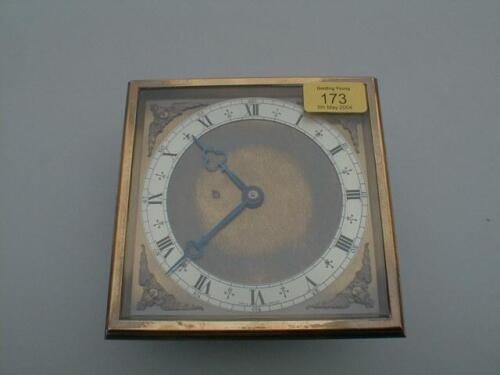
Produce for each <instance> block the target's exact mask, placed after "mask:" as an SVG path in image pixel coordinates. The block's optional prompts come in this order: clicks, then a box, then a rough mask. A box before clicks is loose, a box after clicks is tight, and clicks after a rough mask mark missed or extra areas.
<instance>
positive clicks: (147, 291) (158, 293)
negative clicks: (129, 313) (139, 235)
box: [137, 245, 203, 311]
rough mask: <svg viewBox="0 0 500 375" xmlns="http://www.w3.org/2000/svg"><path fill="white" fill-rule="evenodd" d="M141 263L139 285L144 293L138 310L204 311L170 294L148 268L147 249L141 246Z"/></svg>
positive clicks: (200, 307)
mask: <svg viewBox="0 0 500 375" xmlns="http://www.w3.org/2000/svg"><path fill="white" fill-rule="evenodd" d="M141 247H142V251H141V261H140V269H139V285H140V286H142V288H143V292H142V297H141V299H140V301H139V302H138V303H137V309H138V310H145V309H146V308H147V307H152V306H158V307H160V308H161V309H162V310H164V311H175V310H203V307H202V306H198V305H191V304H186V303H181V302H179V301H178V300H177V298H175V296H174V295H173V294H170V293H168V292H167V291H166V290H165V289H164V288H163V287H162V286H161V285H160V284H159V283H158V281H156V278H155V277H154V275H153V274H152V273H151V271H150V270H149V267H148V259H147V257H146V249H145V247H144V245H141Z"/></svg>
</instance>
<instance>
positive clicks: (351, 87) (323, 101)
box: [304, 82, 367, 113]
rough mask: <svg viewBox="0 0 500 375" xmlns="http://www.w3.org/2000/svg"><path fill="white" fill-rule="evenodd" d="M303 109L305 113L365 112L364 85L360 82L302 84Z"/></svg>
mask: <svg viewBox="0 0 500 375" xmlns="http://www.w3.org/2000/svg"><path fill="white" fill-rule="evenodd" d="M304 109H305V110H306V112H330V113H363V112H366V110H367V105H366V90H365V85H364V83H361V82H307V83H304Z"/></svg>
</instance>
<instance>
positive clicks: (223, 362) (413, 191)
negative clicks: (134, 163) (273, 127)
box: [0, 0, 500, 375]
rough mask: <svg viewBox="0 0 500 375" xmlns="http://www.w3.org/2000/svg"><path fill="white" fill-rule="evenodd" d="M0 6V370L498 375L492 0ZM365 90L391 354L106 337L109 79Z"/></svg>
mask: <svg viewBox="0 0 500 375" xmlns="http://www.w3.org/2000/svg"><path fill="white" fill-rule="evenodd" d="M120 4H121V5H119V4H118V2H116V3H111V2H98V1H71V2H70V1H60V2H54V1H46V2H43V3H42V2H21V1H5V0H2V1H1V2H0V116H1V118H0V121H1V123H0V220H1V221H0V257H1V258H0V267H1V269H0V293H1V294H0V320H1V327H0V328H1V329H0V335H1V347H0V366H1V371H2V374H3V373H5V374H30V373H38V374H68V373H72V374H91V373H92V374H105V373H106V374H110V373H116V374H132V373H139V372H141V373H171V374H181V373H186V374H191V373H201V372H202V371H203V372H205V373H218V374H219V373H220V374H224V373H227V374H233V373H238V374H241V375H243V374H254V373H273V374H275V373H290V374H301V373H304V374H306V373H315V374H316V373H318V374H320V373H324V374H327V373H328V374H329V373H335V374H362V373H363V374H368V373H370V374H371V373H383V374H402V373H406V374H423V373H428V374H439V373H453V374H466V373H470V372H474V373H476V374H495V373H498V371H499V368H500V357H499V348H500V323H499V313H500V298H499V297H500V292H499V286H498V285H499V284H500V272H499V270H498V268H499V265H500V263H499V262H500V254H499V253H500V251H499V248H500V241H499V239H498V233H499V224H500V210H499V206H500V204H499V201H500V198H499V195H500V189H499V183H500V177H499V175H500V174H499V172H500V168H499V164H500V153H499V150H498V147H499V146H498V143H499V141H500V125H499V118H500V105H499V97H500V27H499V26H498V25H499V24H498V18H499V16H500V3H499V2H498V1H494V0H492V1H476V2H470V1H426V0H422V1H415V2H413V3H412V4H409V2H408V3H406V2H401V1H389V0H386V1H366V2H360V1H355V0H349V1H339V2H335V3H334V2H332V1H326V0H323V1H315V2H312V1H296V0H295V1H284V0H283V1H275V0H268V1H249V0H246V1H243V0H241V1H229V0H227V1H223V0H207V1H203V2H202V1H200V2H195V1H188V0H184V1H178V2H175V3H174V2H168V1H157V2H153V1H137V0H136V1H125V2H120ZM329 74H336V75H375V76H377V77H378V78H379V79H380V86H381V87H380V90H381V92H380V93H381V100H382V109H383V115H384V120H385V135H386V142H387V149H388V158H389V166H390V174H391V177H392V190H393V203H394V213H395V218H396V224H397V234H398V242H399V250H400V258H401V275H402V287H403V293H404V300H403V302H404V308H405V317H406V325H407V335H408V337H407V338H405V339H380V340H373V339H371V340H368V339H367V340H336V341H328V340H318V341H258V342H256V341H243V342H207V341H196V342H193V341H182V342H161V341H153V342H151V341H149V342H144V341H104V338H103V334H104V318H105V306H106V297H107V295H106V294H107V287H108V273H109V264H110V250H111V241H112V233H113V224H114V223H113V221H114V209H115V197H116V194H115V193H116V186H117V180H118V167H119V158H120V144H121V135H122V120H123V110H124V104H125V94H126V83H127V81H128V80H131V79H141V78H159V77H191V76H262V75H329Z"/></svg>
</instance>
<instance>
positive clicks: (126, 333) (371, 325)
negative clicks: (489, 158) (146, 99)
mask: <svg viewBox="0 0 500 375" xmlns="http://www.w3.org/2000/svg"><path fill="white" fill-rule="evenodd" d="M332 80H334V81H351V82H352V81H355V82H362V83H364V84H365V85H366V88H367V97H368V106H369V111H370V120H371V126H372V136H373V148H374V154H375V165H376V175H377V185H378V186H377V187H378V193H379V200H380V210H381V221H382V223H381V224H382V232H383V242H384V256H385V257H384V258H385V267H386V276H387V292H388V299H389V308H390V316H389V317H387V318H370V319H342V320H340V319H335V320H294V321H290V320H284V321H275V320H273V321H251V320H248V321H246V320H245V321H137V320H123V319H120V306H121V295H122V277H123V265H124V252H125V237H126V228H127V217H128V207H129V199H130V184H131V173H132V161H133V156H134V155H133V153H134V137H135V130H136V113H137V105H138V98H139V91H140V90H141V89H145V88H167V87H188V86H191V87H192V86H231V85H300V84H303V83H305V82H312V81H332ZM124 127H125V129H124V135H123V146H122V159H121V171H120V179H119V188H118V198H117V208H116V223H115V234H114V244H113V256H112V261H111V276H110V286H109V295H108V310H107V318H106V338H120V337H122V338H123V337H134V336H145V337H155V336H156V337H159V336H161V337H214V336H215V337H262V336H266V337H269V336H272V337H279V336H286V337H318V336H320V337H330V336H341V337H369V336H404V324H403V314H402V306H401V295H400V287H399V266H398V255H397V251H396V244H395V242H396V240H395V233H394V223H393V218H392V206H391V197H390V189H389V177H388V173H387V161H386V157H385V146H384V140H383V130H382V119H381V114H380V108H379V98H378V91H377V81H376V79H375V78H373V77H278V78H210V79H182V80H147V81H131V82H130V83H129V86H128V99H127V108H126V116H125V125H124Z"/></svg>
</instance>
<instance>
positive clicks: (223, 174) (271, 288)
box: [106, 78, 403, 337]
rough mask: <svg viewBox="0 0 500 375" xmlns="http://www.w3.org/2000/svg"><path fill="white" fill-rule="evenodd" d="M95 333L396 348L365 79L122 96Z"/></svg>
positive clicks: (189, 86)
mask: <svg viewBox="0 0 500 375" xmlns="http://www.w3.org/2000/svg"><path fill="white" fill-rule="evenodd" d="M106 332H107V337H128V336H143V337H151V336H162V337H185V336H186V337H191V336H224V337H227V336H238V337H255V336H266V337H269V336H283V335H288V336H290V337H301V336H316V337H320V336H321V337H326V336H328V337H330V336H331V337H334V336H354V335H356V336H370V335H385V336H398V335H402V334H403V323H402V314H401V304H400V292H399V282H398V270H397V255H396V250H395V244H394V230H393V224H392V217H391V210H390V200H389V191H388V179H387V171H386V164H385V158H384V149H383V143H382V133H381V122H380V115H379V108H378V101H377V97H376V85H375V80H374V79H371V78H349V79H339V78H260V79H259V78H256V79H205V80H168V81H133V82H131V83H130V85H129V95H128V106H127V114H126V120H125V135H124V145H123V156H122V169H121V177H120V187H119V196H118V208H117V223H116V233H115V242H114V250H113V261H112V274H111V284H110V293H109V302H108V318H107V327H106Z"/></svg>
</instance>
